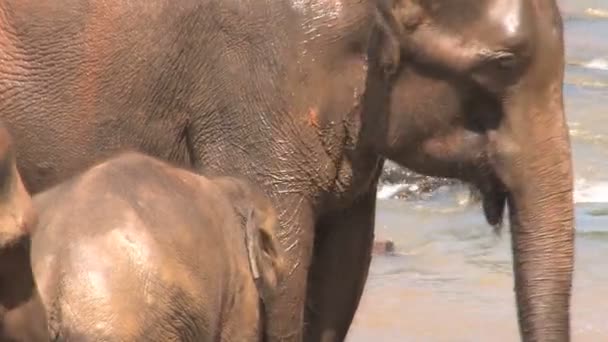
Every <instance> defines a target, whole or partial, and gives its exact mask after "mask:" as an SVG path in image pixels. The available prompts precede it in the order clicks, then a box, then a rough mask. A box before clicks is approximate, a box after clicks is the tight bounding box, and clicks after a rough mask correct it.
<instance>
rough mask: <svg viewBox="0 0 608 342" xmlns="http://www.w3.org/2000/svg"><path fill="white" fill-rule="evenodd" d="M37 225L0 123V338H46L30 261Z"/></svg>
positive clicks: (41, 341) (9, 140)
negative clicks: (34, 229)
mask: <svg viewBox="0 0 608 342" xmlns="http://www.w3.org/2000/svg"><path fill="white" fill-rule="evenodd" d="M35 225H36V214H35V211H34V210H33V205H32V199H31V197H30V195H29V194H28V193H27V191H26V190H25V187H24V185H23V183H22V182H21V177H20V176H19V172H18V171H17V165H16V162H15V151H14V146H13V142H12V138H11V136H10V134H9V132H8V130H7V129H6V127H4V125H3V124H2V123H0V341H28V342H45V341H48V336H47V330H46V328H47V324H46V317H45V312H44V307H43V306H42V302H41V301H40V296H39V295H38V290H37V288H36V283H35V281H34V276H33V274H32V267H31V264H30V253H29V250H30V237H31V233H32V232H33V228H34V227H35Z"/></svg>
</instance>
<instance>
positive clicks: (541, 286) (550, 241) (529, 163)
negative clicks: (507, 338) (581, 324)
mask: <svg viewBox="0 0 608 342" xmlns="http://www.w3.org/2000/svg"><path fill="white" fill-rule="evenodd" d="M536 85H538V84H536ZM523 88H524V89H525V88H527V87H523ZM528 89H529V88H528ZM536 89H538V88H536ZM545 89H546V91H544V92H540V94H539V92H532V91H520V92H519V94H517V95H514V96H513V97H512V98H511V99H510V100H509V103H508V104H507V107H506V108H507V109H506V110H505V118H506V120H505V122H504V123H503V125H502V126H501V127H500V128H499V129H498V131H497V132H496V133H495V134H496V135H495V136H494V137H493V142H494V143H495V148H494V151H496V152H495V156H494V158H493V159H494V160H493V161H494V163H495V169H496V171H497V173H498V175H499V176H500V178H501V180H502V181H503V182H504V184H505V186H506V188H507V189H508V194H507V205H508V208H509V217H510V222H511V232H512V248H513V267H514V273H515V289H516V297H517V304H518V317H519V326H520V332H521V335H522V338H523V340H524V341H569V340H570V322H569V307H570V293H571V286H572V273H573V264H574V204H573V172H572V157H571V147H570V138H569V133H568V127H567V124H566V119H565V116H564V111H563V100H562V89H561V83H560V82H553V84H552V85H551V86H548V87H546V88H545ZM530 94H535V96H534V97H532V95H530Z"/></svg>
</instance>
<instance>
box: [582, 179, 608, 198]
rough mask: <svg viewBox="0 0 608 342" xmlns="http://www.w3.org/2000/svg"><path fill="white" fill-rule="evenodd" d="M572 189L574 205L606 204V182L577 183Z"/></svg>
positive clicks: (607, 185)
mask: <svg viewBox="0 0 608 342" xmlns="http://www.w3.org/2000/svg"><path fill="white" fill-rule="evenodd" d="M577 183H578V184H577V185H576V186H575V189H574V202H575V203H608V182H597V183H587V182H585V181H580V182H577Z"/></svg>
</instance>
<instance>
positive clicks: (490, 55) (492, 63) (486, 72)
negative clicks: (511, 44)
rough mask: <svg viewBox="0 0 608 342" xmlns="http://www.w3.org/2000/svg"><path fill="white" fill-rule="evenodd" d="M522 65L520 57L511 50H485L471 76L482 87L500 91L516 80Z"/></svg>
mask: <svg viewBox="0 0 608 342" xmlns="http://www.w3.org/2000/svg"><path fill="white" fill-rule="evenodd" d="M523 65H524V64H523V63H522V59H521V58H519V56H517V55H516V54H514V53H512V52H509V51H491V52H485V53H483V54H482V55H481V56H480V60H479V62H478V63H477V65H476V66H475V67H474V68H473V70H472V77H473V79H474V80H475V81H476V82H477V83H478V84H480V85H481V86H483V87H484V88H486V89H488V90H491V91H500V90H501V89H504V88H505V87H507V86H508V85H510V84H513V83H514V82H516V81H517V79H518V78H519V76H520V75H521V72H522V70H523V68H522V66H523Z"/></svg>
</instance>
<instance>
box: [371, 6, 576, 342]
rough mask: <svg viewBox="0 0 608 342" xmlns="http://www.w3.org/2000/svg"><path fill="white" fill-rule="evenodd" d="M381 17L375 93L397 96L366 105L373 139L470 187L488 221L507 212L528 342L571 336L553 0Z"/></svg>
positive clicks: (566, 167)
mask: <svg viewBox="0 0 608 342" xmlns="http://www.w3.org/2000/svg"><path fill="white" fill-rule="evenodd" d="M380 12H382V11H380ZM381 17H383V21H382V22H381V23H382V25H380V26H384V28H383V30H381V32H383V33H381V34H378V35H377V36H376V37H375V42H376V44H379V46H380V48H378V49H375V51H377V53H376V54H375V55H374V56H373V58H374V60H375V61H376V63H375V64H374V65H376V67H377V68H380V69H381V70H380V72H379V74H382V75H384V77H385V80H384V81H382V82H378V83H379V84H383V86H384V87H385V88H384V89H381V88H382V86H378V87H376V88H377V90H375V91H377V92H378V94H382V93H387V94H390V95H389V96H388V101H384V102H382V101H380V102H381V103H380V104H379V103H373V102H372V101H368V103H366V104H364V106H365V108H364V111H363V112H364V113H366V114H364V115H365V116H364V118H363V123H362V126H363V127H362V129H363V130H364V131H366V132H367V133H366V134H365V135H366V136H367V137H371V141H370V142H369V143H370V144H372V145H374V147H375V148H376V149H377V150H376V151H377V152H378V153H379V154H381V155H383V156H385V157H387V158H389V159H391V160H393V161H396V162H398V163H399V164H401V165H403V166H405V167H408V168H410V169H413V170H415V171H417V172H420V173H423V174H426V175H431V176H442V177H451V178H458V179H461V180H464V181H467V182H469V183H472V184H474V185H475V186H477V187H478V188H479V189H480V190H481V192H482V194H483V209H484V213H485V215H486V218H487V220H488V222H489V223H490V224H492V225H500V224H501V222H502V218H503V212H504V210H505V207H508V212H509V218H510V220H509V221H510V224H511V232H512V248H513V256H514V273H515V290H516V298H517V303H518V315H519V324H520V332H521V334H522V337H523V338H524V340H526V341H567V340H569V336H570V335H569V334H570V332H569V301H570V292H571V284H572V271H573V221H574V214H573V198H572V192H573V191H572V190H573V180H572V162H571V147H570V141H569V133H568V126H567V123H566V119H565V115H564V106H563V98H562V97H563V95H562V83H563V74H564V44H563V33H562V29H563V28H562V21H561V16H560V13H559V9H558V7H557V5H556V3H555V1H554V0H395V2H393V3H390V4H387V6H386V8H385V9H384V13H383V14H382V15H381ZM368 88H369V86H368ZM375 98H377V97H375ZM382 103H388V107H384V108H383V109H384V112H386V113H388V114H387V115H385V116H379V115H378V114H377V112H378V108H382ZM366 121H367V122H369V124H366Z"/></svg>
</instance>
